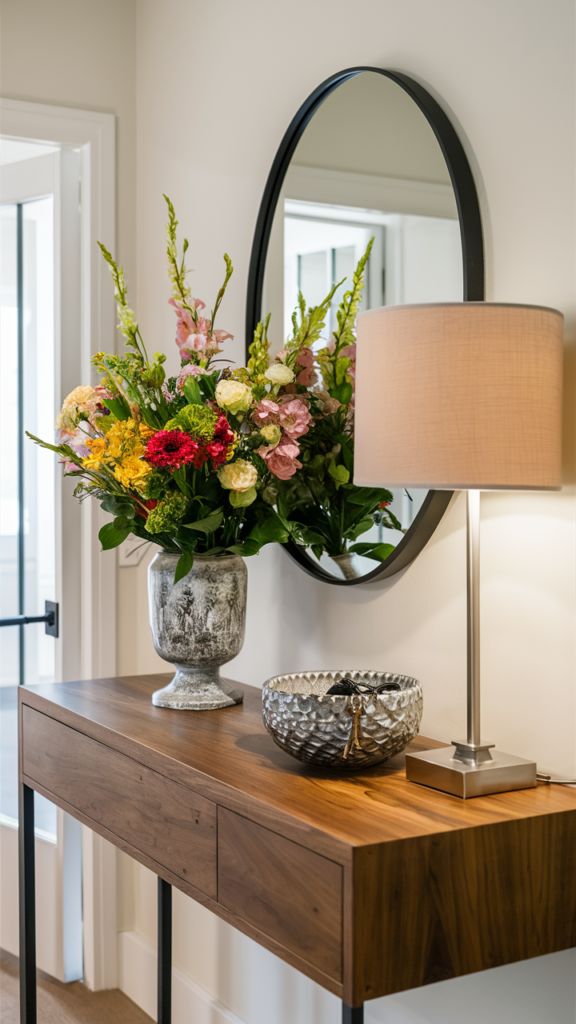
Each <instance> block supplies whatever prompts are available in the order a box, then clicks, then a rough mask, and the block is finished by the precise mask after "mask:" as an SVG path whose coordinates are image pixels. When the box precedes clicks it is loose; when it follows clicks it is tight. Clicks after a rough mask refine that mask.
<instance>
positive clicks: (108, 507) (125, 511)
mask: <svg viewBox="0 0 576 1024" xmlns="http://www.w3.org/2000/svg"><path fill="white" fill-rule="evenodd" d="M100 508H101V509H103V510H104V512H110V514H111V515H113V516H124V517H125V518H126V519H133V518H134V516H135V515H136V509H135V508H134V505H133V504H132V502H131V501H129V500H128V499H127V498H123V497H121V496H119V495H116V494H106V495H105V497H104V498H103V499H102V501H101V502H100Z"/></svg>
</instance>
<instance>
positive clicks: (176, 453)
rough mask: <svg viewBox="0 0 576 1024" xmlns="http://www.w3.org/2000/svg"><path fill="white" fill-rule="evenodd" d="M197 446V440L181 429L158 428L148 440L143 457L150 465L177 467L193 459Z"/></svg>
mask: <svg viewBox="0 0 576 1024" xmlns="http://www.w3.org/2000/svg"><path fill="white" fill-rule="evenodd" d="M198 447H199V446H198V444H197V442H196V441H194V440H193V438H191V437H190V435H189V434H185V433H184V432H183V431H182V430H158V431H157V433H156V434H154V436H153V437H151V438H150V440H149V441H148V444H147V445H146V451H145V453H144V458H145V459H146V460H147V462H149V463H150V464H151V465H152V466H166V467H168V468H170V469H179V468H180V466H183V465H186V463H187V462H193V461H194V456H195V455H196V453H197V452H198Z"/></svg>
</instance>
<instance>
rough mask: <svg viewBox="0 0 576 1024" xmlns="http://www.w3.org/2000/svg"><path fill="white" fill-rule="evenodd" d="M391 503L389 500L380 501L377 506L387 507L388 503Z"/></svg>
mask: <svg viewBox="0 0 576 1024" xmlns="http://www.w3.org/2000/svg"><path fill="white" fill-rule="evenodd" d="M391 504H392V502H391V501H381V502H380V504H379V505H378V508H388V505H391Z"/></svg>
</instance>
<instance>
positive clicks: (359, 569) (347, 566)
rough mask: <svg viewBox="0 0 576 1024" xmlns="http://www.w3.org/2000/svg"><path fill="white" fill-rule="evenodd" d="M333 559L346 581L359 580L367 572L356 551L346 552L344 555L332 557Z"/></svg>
mask: <svg viewBox="0 0 576 1024" xmlns="http://www.w3.org/2000/svg"><path fill="white" fill-rule="evenodd" d="M331 558H332V561H333V562H334V563H335V564H336V565H337V566H338V568H339V569H340V572H341V573H342V575H343V577H344V579H345V580H357V579H358V578H359V577H360V576H364V574H365V572H366V570H365V569H364V568H363V566H362V563H361V561H360V559H359V557H358V555H357V554H356V552H355V551H346V552H345V554H343V555H331Z"/></svg>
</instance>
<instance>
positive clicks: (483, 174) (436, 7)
mask: <svg viewBox="0 0 576 1024" xmlns="http://www.w3.org/2000/svg"><path fill="white" fill-rule="evenodd" d="M136 6H137V37H136V38H137V48H136V53H137V92H136V101H137V149H136V160H135V159H134V149H133V144H134V134H133V127H132V124H133V121H132V119H133V114H134V93H133V89H132V85H133V77H132V76H133V69H134V53H135V51H134V45H133V42H134V40H133V36H132V34H131V33H132V27H133V18H134V11H135V9H136ZM573 29H574V26H573V4H572V2H571V0H481V2H480V0H476V2H475V3H473V2H472V0H468V2H467V3H465V4H463V3H462V2H461V0H435V2H434V3H430V2H429V0H405V2H404V3H402V4H399V3H397V2H396V0H357V2H356V3H355V4H353V5H350V4H346V3H344V2H343V0H313V2H310V0H306V2H304V0H290V3H288V2H286V3H279V2H275V3H271V2H270V0H244V2H243V3H238V2H237V0H212V2H211V3H209V4H208V3H205V2H204V3H202V2H200V0H163V3H162V4H159V3H157V2H156V0H139V2H138V4H137V5H135V4H134V3H133V0H120V2H119V0H98V3H97V4H91V3H89V0H53V2H51V3H50V4H45V3H41V2H40V0H4V3H3V8H2V33H3V38H4V39H6V40H8V42H7V44H6V46H5V47H3V55H2V60H3V64H2V78H3V86H2V88H3V91H4V92H5V94H6V95H10V96H13V97H15V98H19V99H29V100H36V101H40V102H42V101H44V102H50V103H66V104H73V105H76V106H83V105H85V106H87V107H95V108H97V109H104V110H114V111H115V112H116V113H118V114H119V142H120V145H119V194H118V199H119V203H118V207H119V210H120V213H119V251H120V256H121V259H122V260H123V261H124V262H125V263H126V265H127V268H128V270H129V272H130V280H133V274H134V266H135V260H134V253H135V252H137V253H138V267H137V309H138V316H139V319H140V321H141V323H142V327H143V330H144V331H145V336H146V338H147V339H148V341H149V344H150V345H151V347H152V349H154V348H158V349H162V348H164V349H166V350H167V351H169V350H173V358H174V360H175V356H176V350H175V346H173V337H174V317H173V313H172V311H171V310H170V309H169V307H168V305H167V301H166V300H167V295H168V288H167V279H166V273H165V263H164V219H165V214H164V203H163V200H162V192H167V193H168V194H169V195H170V196H171V198H172V199H173V201H174V202H175V204H176V209H177V212H178V216H179V219H180V221H181V224H182V228H183V230H184V231H185V232H186V234H187V235H188V237H189V239H190V260H189V265H190V266H191V267H194V268H195V271H194V274H193V276H192V282H193V288H194V293H195V294H196V295H199V296H201V297H203V298H204V299H206V300H207V301H210V299H211V297H212V295H213V294H214V293H215V291H216V289H217V287H218V286H219V284H220V279H221V276H222V270H223V261H222V253H223V252H224V251H227V252H229V253H230V254H231V256H232V258H233V260H234V263H235V266H236V272H235V275H234V277H233V279H232V282H231V286H230V290H229V294H228V298H227V300H226V303H225V306H224V308H223V310H222V314H221V322H220V326H221V327H227V328H228V329H230V330H231V331H233V332H235V333H236V340H235V342H234V343H233V344H232V345H231V346H230V348H229V351H231V354H232V355H233V357H234V358H236V359H237V360H238V361H242V359H243V344H244V339H243V336H242V334H243V323H244V303H245V290H246V277H247V269H248V260H249V254H250V246H251V239H252V232H253V229H254V223H255V219H256V214H257V210H258V205H259V202H260V197H261V194H262V190H263V187H264V182H265V179H266V175H267V172H268V168H269V166H270V163H271V161H272V159H273V156H274V153H275V150H276V147H277V145H278V143H279V141H280V139H281V137H282V134H283V132H284V130H285V128H286V126H287V124H288V122H289V121H290V119H291V117H292V116H293V114H294V112H295V110H296V109H297V107H298V106H299V104H300V103H301V102H302V100H303V99H304V98H305V97H306V96H307V94H308V93H309V92H310V91H311V90H312V89H313V88H314V87H315V86H316V85H317V84H318V82H319V81H321V80H322V79H323V78H325V77H327V76H328V75H329V74H330V73H332V72H334V71H336V70H339V69H341V68H343V67H349V66H352V65H354V64H373V65H381V66H384V67H390V68H396V69H400V70H403V71H405V72H407V73H409V74H412V75H413V76H414V77H416V78H418V79H419V80H420V81H422V83H423V84H424V85H426V86H427V87H428V88H429V89H430V90H431V91H432V92H433V93H435V94H436V95H437V97H438V98H439V99H440V101H441V102H442V103H443V105H444V107H445V108H446V109H447V111H448V113H449V114H450V115H451V116H452V119H453V121H454V123H455V125H456V127H457V129H458V131H459V132H460V136H461V138H462V141H463V143H464V145H465V147H466V149H467V152H468V155H469V159H470V161H471V164H472V167H473V169H474V173H475V176H476V181H477V184H478V188H479V192H480V197H481V202H482V210H483V218H484V225H485V231H486V250H487V270H488V298H490V299H496V300H507V301H518V302H535V303H543V304H549V305H552V306H557V307H559V308H560V309H562V310H563V312H564V313H565V314H566V318H567V321H566V330H567V369H568V375H567V394H568V399H569V400H568V403H567V415H566V438H565V440H566V446H565V447H566V480H567V485H566V487H565V489H564V491H563V493H561V494H559V495H535V496H534V495H533V496H529V495H515V496H508V495H505V496H496V495H493V496H485V497H484V498H483V554H482V572H483V615H484V634H483V647H482V656H483V669H484V720H485V728H484V732H485V735H486V736H487V737H489V738H490V739H493V740H495V741H496V742H497V743H498V745H499V746H501V747H502V748H504V749H508V750H510V751H512V752H516V753H518V754H521V755H522V754H523V755H527V756H535V757H536V758H537V759H538V762H539V765H540V766H541V767H542V768H549V769H551V770H553V771H558V772H561V773H570V774H574V772H575V771H576V710H575V696H576V692H575V690H576V688H575V665H574V611H575V604H576V601H575V594H574V579H575V572H574V568H575V551H574V546H575V543H574V542H575V531H574V518H575V495H574V486H573V481H574V479H575V473H574V468H575V467H574V401H573V396H574V380H575V374H574V361H575V360H574V341H575V339H574V327H575V308H574V306H575V301H574V300H575V294H574V189H573V182H574V102H573V97H574V82H573V69H574V44H573V40H574V31H573ZM23 53H26V54H27V58H28V59H27V60H26V61H23V60H22V57H21V55H22V54H23ZM136 168H137V173H136ZM135 175H136V176H135ZM135 180H136V181H137V218H136V223H137V233H136V236H135V237H134V235H133V226H134V216H133V207H132V205H131V204H132V201H133V195H134V182H135ZM132 294H134V289H132ZM464 573H465V570H464V509H463V503H462V500H461V498H457V499H455V501H454V503H453V505H452V506H451V508H450V510H449V511H448V513H447V515H446V516H445V518H444V520H443V522H442V524H441V525H440V527H439V529H438V531H437V532H436V534H435V536H434V538H433V539H432V541H431V542H430V544H429V545H428V547H427V549H426V550H425V552H424V553H423V554H422V555H421V556H420V558H419V559H418V560H417V561H416V563H415V564H414V565H413V566H411V567H410V568H409V569H408V570H407V571H406V572H405V573H403V574H402V575H401V576H399V577H397V578H395V579H393V580H391V581H388V582H385V583H381V584H375V585H372V586H371V587H359V588H354V589H352V590H341V589H336V588H331V587H328V586H326V585H324V584H320V583H315V582H314V581H312V580H310V579H309V577H307V576H305V575H304V574H303V573H301V572H300V571H299V570H298V569H297V568H296V567H295V566H293V565H292V563H291V562H290V561H289V560H288V558H287V557H286V556H285V554H284V553H283V552H282V551H280V550H277V549H268V550H265V551H264V552H263V553H262V554H261V555H260V556H259V557H258V558H256V559H252V560H251V561H250V563H249V576H250V581H249V592H250V596H249V618H248V632H247V639H246V644H245V647H244V650H243V652H242V653H241V655H240V656H239V657H238V658H237V659H236V661H235V663H234V665H233V671H234V674H235V675H236V676H237V677H238V678H239V679H241V680H243V681H244V682H245V683H253V684H255V685H260V684H261V682H262V681H263V680H264V679H266V678H267V677H268V676H269V675H272V674H275V673H277V672H279V671H282V670H287V669H298V668H312V667H320V666H327V665H332V666H339V665H348V666H366V667H377V668H379V667H385V668H390V669H393V670H397V671H402V672H406V673H409V674H413V675H416V676H418V677H419V678H420V679H421V680H422V682H423V685H424V692H425V706H426V711H425V721H424V730H425V731H427V732H428V734H430V735H433V736H438V737H441V738H444V739H450V738H452V733H461V732H462V730H463V726H464V718H463V715H464V675H465V665H464V659H465V636H464V613H465V596H464V580H465V575H464ZM118 588H119V589H118V596H119V609H120V611H119V615H120V622H119V636H120V646H119V666H120V670H121V671H122V672H131V671H143V670H152V671H154V670H162V668H163V667H164V665H163V663H162V662H161V661H160V659H158V658H157V657H156V655H155V654H154V652H153V650H152V646H151V642H150V639H149V632H148V626H147V610H146V565H145V563H143V564H142V565H141V566H140V567H138V568H133V569H122V570H120V571H119V580H118ZM552 687H554V689H552ZM121 869H122V870H121V875H120V891H121V904H120V908H119V910H120V925H121V927H123V928H124V929H126V930H127V931H126V934H129V933H134V934H136V935H138V936H140V938H141V939H142V942H144V943H145V942H146V939H149V940H150V941H151V942H153V941H154V928H155V889H154V885H153V879H152V877H151V876H150V874H149V873H148V872H146V871H145V869H143V868H139V867H137V866H135V865H132V864H131V863H130V862H128V861H127V860H126V859H125V858H121ZM142 962H143V961H142ZM175 962H176V964H177V965H178V967H179V968H180V969H181V971H183V972H184V976H186V975H187V976H189V977H190V978H192V979H194V980H195V982H196V983H197V985H199V986H201V988H203V989H205V990H207V991H208V992H209V993H210V994H211V996H212V997H214V998H215V999H216V1000H218V1001H220V1002H221V1003H222V1004H224V1006H227V1007H230V1008H231V1010H232V1011H234V1013H235V1014H236V1015H237V1017H236V1018H233V1017H232V1016H230V1015H229V1016H228V1017H227V1019H229V1020H232V1019H236V1020H237V1019H238V1018H240V1019H241V1020H244V1021H246V1022H247V1024H264V1022H266V1024H268V1022H272V1021H273V1022H274V1024H293V1021H294V1020H296V1019H298V1021H301V1022H303V1024H336V1022H337V1021H338V1020H339V1016H338V1005H337V1002H336V1001H335V1000H334V998H333V997H332V996H330V995H328V994H326V993H324V992H323V991H322V990H320V989H319V988H318V987H317V986H315V985H314V984H313V983H311V982H309V981H307V980H306V979H304V978H303V977H302V976H301V975H299V974H298V973H297V972H296V971H294V970H292V969H291V968H289V967H286V966H284V965H283V964H281V963H280V961H278V960H277V959H276V958H274V957H272V956H271V954H268V953H266V952H264V951H262V950H260V949H259V948H258V947H257V946H256V945H255V944H254V943H252V942H251V940H249V939H247V938H245V937H243V936H241V935H240V934H239V933H237V932H235V931H234V930H233V929H231V928H230V927H229V926H228V925H225V924H224V923H222V922H219V921H217V920H216V919H215V918H214V917H213V916H212V915H210V914H208V913H207V912H206V911H204V910H202V908H200V907H197V906H196V905H195V904H193V903H192V902H191V901H188V900H186V899H185V897H181V896H180V895H179V894H176V898H175ZM575 967H576V963H575V958H574V953H573V951H570V952H568V953H565V954H558V955H556V956H553V957H546V958H542V959H541V960H538V961H534V962H531V963H528V964H519V965H514V966H513V967H509V968H501V969H499V970H497V971H493V972H487V973H486V974H482V975H476V976H474V977H471V978H464V979H459V980H457V981H454V982H445V983H442V984H441V985H437V986H431V987H429V988H427V989H423V990H419V991H417V992H414V993H406V994H404V995H402V996H395V997H389V998H387V999H385V1000H378V1001H375V1002H374V1003H372V1004H369V1006H368V1020H369V1021H374V1022H376V1021H382V1022H384V1021H386V1022H387V1024H436V1022H438V1024H439V1022H440V1021H442V1022H443V1024H457V1022H458V1024H459V1022H460V1020H461V1018H462V1016H463V1014H464V1013H466V1017H467V1020H468V1021H470V1024H480V1021H481V1020H482V1021H484V1019H485V1017H486V1015H488V1016H489V1017H490V1019H491V1020H492V1021H493V1022H494V1024H504V1022H505V1024H542V1021H544V1020H546V1021H547V1022H549V1024H574V1018H575V1013H576V993H575V989H574V977H575V974H576V972H575ZM142 991H143V989H142ZM133 994H134V995H135V997H136V998H138V987H137V989H136V992H135V993H134V992H133ZM143 998H144V997H143V996H142V1000H143ZM182 1019H187V1018H186V1017H184V1018H182ZM206 1019H208V1018H206ZM210 1019H211V1018H210ZM218 1019H219V1018H218ZM222 1019H224V1018H222ZM214 1020H216V1017H214ZM175 1024H179V1021H177V1022H175Z"/></svg>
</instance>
